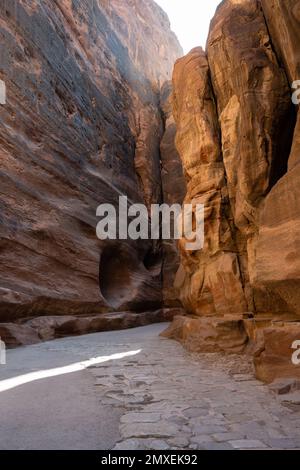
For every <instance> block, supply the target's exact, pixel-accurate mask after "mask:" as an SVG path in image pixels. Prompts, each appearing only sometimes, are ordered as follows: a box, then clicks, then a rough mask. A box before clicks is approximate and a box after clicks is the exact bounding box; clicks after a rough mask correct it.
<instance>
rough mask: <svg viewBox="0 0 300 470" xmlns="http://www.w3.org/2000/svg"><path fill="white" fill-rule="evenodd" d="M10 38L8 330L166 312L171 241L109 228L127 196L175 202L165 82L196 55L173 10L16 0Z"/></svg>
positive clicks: (85, 0) (5, 71)
mask: <svg viewBox="0 0 300 470" xmlns="http://www.w3.org/2000/svg"><path fill="white" fill-rule="evenodd" d="M0 37H1V40H0V44H1V46H0V48H1V49H0V52H1V53H0V79H1V80H3V81H4V82H5V83H6V87H7V102H6V105H5V106H1V108H0V153H1V176H0V178H1V183H0V185H1V207H0V219H1V227H0V264H1V281H0V321H1V322H2V323H1V324H0V335H1V336H2V339H4V340H5V341H6V342H7V343H8V344H10V343H11V344H15V343H22V342H24V341H25V342H26V341H27V342H30V341H32V342H33V341H36V340H38V339H41V338H42V339H49V338H51V337H52V336H53V335H54V334H68V333H78V332H86V331H94V330H97V329H102V328H118V327H120V326H132V324H135V322H136V321H137V320H136V319H137V313H138V312H146V311H147V310H149V311H150V312H152V313H149V315H148V316H147V314H146V313H143V314H141V315H140V316H139V321H141V322H144V321H149V320H150V321H151V320H155V319H159V318H161V317H160V314H159V313H157V312H156V310H157V309H160V308H161V307H162V306H163V294H162V256H161V251H160V250H161V246H159V244H153V243H152V242H150V241H149V242H147V241H141V242H129V241H124V242H121V241H120V242H116V243H111V242H101V241H99V240H97V238H96V232H95V229H96V224H97V219H96V208H97V206H98V205H99V204H101V203H113V204H115V205H117V204H118V198H119V195H121V194H123V195H127V196H128V198H129V200H130V201H132V202H135V203H137V202H140V203H145V204H147V205H148V206H149V205H150V204H151V203H157V202H161V201H162V195H163V191H162V181H161V161H160V160H161V156H160V143H161V139H162V136H163V133H164V126H165V123H164V120H163V114H164V113H163V112H162V109H161V96H160V90H161V88H162V87H163V86H164V84H165V83H166V82H167V81H169V80H170V79H171V74H172V68H173V64H174V62H175V60H176V59H177V58H178V57H179V56H180V55H182V51H181V48H180V45H179V43H178V41H177V39H176V37H175V36H174V34H173V33H172V32H171V30H170V25H169V21H168V18H167V16H166V15H165V14H164V12H163V11H162V10H161V9H160V8H159V7H158V6H157V5H156V4H155V3H154V2H153V1H152V0H126V1H124V0H91V1H90V0H80V1H79V0H59V1H58V0H3V1H1V4H0ZM172 132H174V131H172ZM170 138H172V133H171V136H170ZM165 139H166V140H167V139H168V137H166V138H165ZM166 145H168V144H166ZM166 145H165V146H166ZM170 145H171V144H170ZM169 151H170V152H171V153H169V155H170V157H168V156H166V157H165V158H166V159H168V158H170V161H171V160H172V159H173V156H172V155H171V154H172V150H170V148H169ZM174 158H175V159H176V155H175V157H174ZM177 164H179V166H180V163H179V159H178V161H177ZM167 165H168V163H167V162H166V161H165V167H167ZM171 271H172V268H171ZM99 277H100V286H99ZM165 305H167V304H165ZM115 311H118V312H122V311H131V312H135V313H132V315H131V316H130V315H129V316H127V317H126V319H125V320H124V318H123V317H122V316H121V315H120V316H118V315H117V316H116V315H114V316H111V315H106V316H105V314H107V313H109V312H115ZM101 313H102V314H103V315H101ZM74 315H75V316H76V315H80V319H79V320H78V318H77V320H76V317H74ZM12 322H15V324H14V325H13V324H12ZM122 322H123V323H122ZM124 322H125V323H124Z"/></svg>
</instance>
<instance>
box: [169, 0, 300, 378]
mask: <svg viewBox="0 0 300 470" xmlns="http://www.w3.org/2000/svg"><path fill="white" fill-rule="evenodd" d="M299 67H300V2H299V1H297V0H288V1H286V0H262V1H259V0H238V1H237V0H224V1H223V2H222V3H221V4H220V6H219V7H218V9H217V11H216V14H215V17H214V18H213V20H212V23H211V27H210V33H209V38H208V42H207V50H206V52H204V51H203V50H202V49H200V48H199V49H194V50H192V51H191V52H190V53H189V54H188V55H187V56H186V57H183V58H182V59H180V60H178V61H177V62H176V64H175V70H174V75H173V114H174V118H175V121H176V125H177V134H176V145H177V149H178V151H179V153H180V156H181V159H182V161H183V166H184V171H185V174H186V177H187V195H186V199H185V201H186V202H188V203H190V202H192V201H193V202H194V203H203V204H205V245H204V248H203V250H201V251H199V250H198V251H194V252H191V251H187V250H186V249H185V240H182V241H181V243H180V247H181V265H180V268H179V271H178V273H177V277H176V286H177V287H178V289H179V290H180V292H181V300H182V302H183V305H184V306H185V308H186V309H187V311H188V313H189V314H190V316H189V317H186V318H177V319H176V320H175V321H174V323H173V325H172V326H171V328H170V329H169V330H168V331H167V332H166V335H167V336H171V337H174V338H177V339H179V340H180V341H182V342H183V343H184V344H185V345H186V346H187V347H188V348H189V349H191V350H196V351H209V352H210V351H217V350H219V351H222V352H224V351H227V352H239V353H241V352H245V351H246V352H247V351H249V352H251V353H252V354H254V357H255V365H256V370H257V375H258V377H259V378H261V379H263V380H265V381H268V382H271V381H272V380H273V379H274V378H276V377H277V376H282V375H284V376H295V375H298V376H299V375H300V369H299V367H298V368H297V367H295V366H294V365H293V364H292V361H291V357H292V353H293V349H292V344H293V342H294V341H295V340H300V294H299V292H300V289H299V288H300V264H299V262H300V224H299V219H300V194H299V187H300V186H299V183H300V180H299V171H300V165H299V163H300V153H299V152H300V148H299V138H300V137H299V136H300V129H299V119H300V118H299V113H298V119H297V112H298V106H295V105H294V104H293V103H292V93H293V91H294V90H292V88H291V86H292V82H293V81H294V80H300V70H299Z"/></svg>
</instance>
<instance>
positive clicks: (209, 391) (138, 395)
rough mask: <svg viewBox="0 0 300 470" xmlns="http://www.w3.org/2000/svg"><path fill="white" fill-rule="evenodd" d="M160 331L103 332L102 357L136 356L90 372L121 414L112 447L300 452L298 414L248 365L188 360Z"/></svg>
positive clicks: (220, 359) (231, 360)
mask: <svg viewBox="0 0 300 470" xmlns="http://www.w3.org/2000/svg"><path fill="white" fill-rule="evenodd" d="M161 330H162V326H161V325H158V326H157V325H155V326H150V327H145V328H142V329H138V330H134V331H125V332H113V333H103V334H101V338H102V341H101V348H100V349H101V355H110V354H115V353H118V352H129V351H136V353H135V355H133V356H131V357H127V358H124V359H120V360H115V361H113V362H111V361H110V362H106V363H104V364H101V365H97V366H94V367H92V368H90V369H89V370H90V372H91V373H92V374H93V376H94V380H95V386H96V387H97V391H98V396H99V399H100V401H101V404H104V405H108V406H112V407H117V408H118V410H121V411H122V416H121V420H120V435H121V439H120V441H119V442H118V443H117V444H116V446H115V448H114V449H119V450H125V449H126V450H129V449H153V450H154V449H158V450H164V449H174V450H175V449H180V450H182V449H209V450H210V449H220V450H222V449H228V450H230V449H268V448H272V449H300V412H298V411H297V410H296V411H295V410H291V409H289V408H287V407H285V406H283V405H282V404H281V403H280V401H279V398H278V397H277V396H276V395H273V394H272V393H271V392H270V390H269V389H268V387H266V386H264V385H262V384H261V383H260V382H258V381H256V380H255V379H254V377H253V374H252V372H251V369H250V368H249V366H248V364H247V363H245V359H241V358H239V357H232V358H228V359H226V358H224V357H222V356H221V355H218V354H214V355H213V356H211V355H200V356H198V357H195V356H191V355H190V354H188V353H187V352H186V351H184V349H183V348H182V347H181V346H180V345H179V344H177V343H176V342H173V341H170V340H166V339H163V338H160V337H158V333H159V332H160V331H161ZM139 350H140V352H137V351H139ZM95 352H96V351H95ZM97 354H98V355H99V347H97ZM299 411H300V408H299Z"/></svg>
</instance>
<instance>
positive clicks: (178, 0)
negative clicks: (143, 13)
mask: <svg viewBox="0 0 300 470" xmlns="http://www.w3.org/2000/svg"><path fill="white" fill-rule="evenodd" d="M155 1H156V3H158V5H160V6H161V7H162V9H163V10H165V12H166V13H167V14H168V16H169V18H170V21H171V27H172V30H173V31H174V33H176V35H177V37H178V39H179V42H180V43H181V45H182V47H183V49H184V52H185V53H188V52H189V51H190V50H191V49H193V48H194V47H197V46H202V47H203V48H204V47H205V44H206V39H207V36H208V29H209V24H210V20H211V19H212V17H213V16H214V13H215V11H216V8H217V6H218V5H219V3H221V0H155Z"/></svg>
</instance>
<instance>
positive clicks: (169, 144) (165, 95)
mask: <svg viewBox="0 0 300 470" xmlns="http://www.w3.org/2000/svg"><path fill="white" fill-rule="evenodd" d="M171 98H172V82H171V81H170V82H166V83H165V85H164V86H163V88H162V90H161V109H162V113H163V120H164V123H165V131H164V135H163V138H162V140H161V145H160V154H161V179H162V190H163V201H164V203H165V204H169V205H170V206H172V205H173V204H182V203H183V201H184V197H185V194H186V183H185V178H184V174H183V168H182V162H181V159H180V156H179V154H178V152H177V149H176V146H175V136H176V124H175V120H174V117H173V114H172V99H171ZM162 249H163V301H164V304H165V305H167V306H171V307H172V306H173V307H174V306H177V305H178V304H179V303H180V302H179V300H178V297H179V292H178V290H177V289H176V287H175V275H176V271H177V269H178V267H179V265H180V256H179V251H178V241H177V240H163V243H162Z"/></svg>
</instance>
